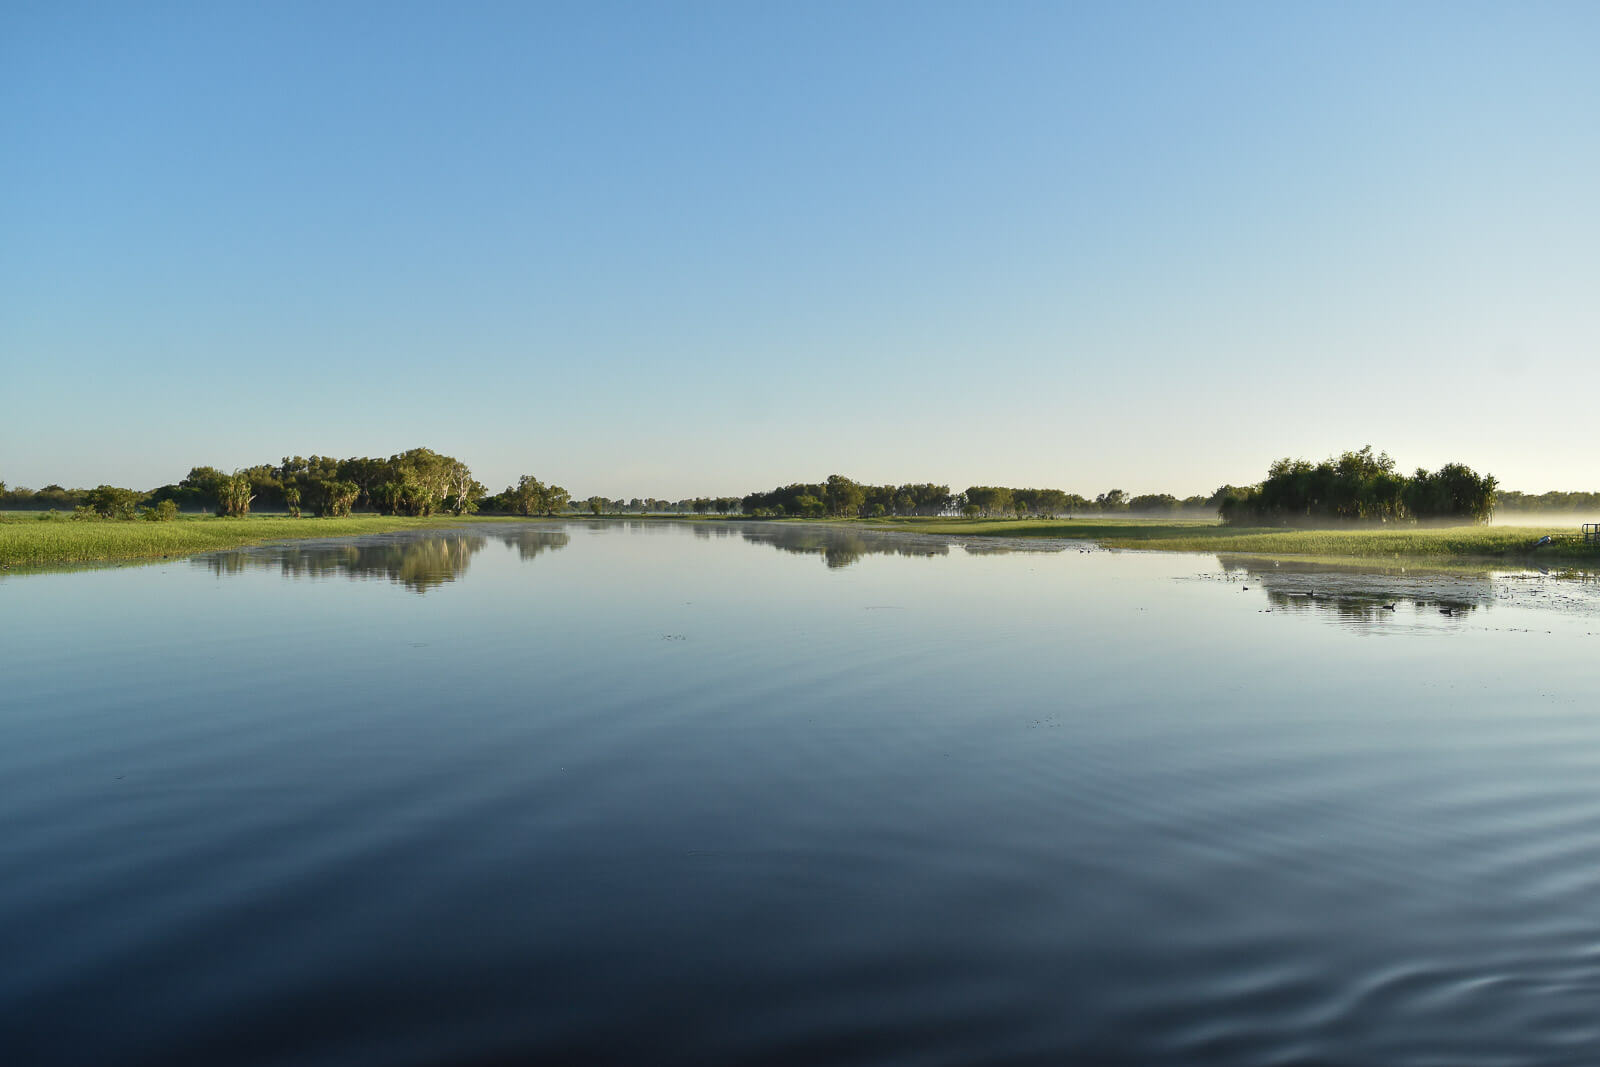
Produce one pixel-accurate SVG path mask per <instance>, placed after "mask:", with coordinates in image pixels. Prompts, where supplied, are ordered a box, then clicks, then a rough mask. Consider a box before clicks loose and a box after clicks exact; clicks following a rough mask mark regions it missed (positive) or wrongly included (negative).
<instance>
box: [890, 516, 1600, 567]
mask: <svg viewBox="0 0 1600 1067" xmlns="http://www.w3.org/2000/svg"><path fill="white" fill-rule="evenodd" d="M874 525H877V526H881V527H883V528H889V529H897V530H914V531H916V532H918V533H942V534H950V535H956V536H981V537H1024V538H1039V537H1048V538H1060V539H1066V540H1077V541H1094V542H1096V543H1098V544H1102V545H1105V546H1106V547H1108V548H1149V549H1161V550H1164V551H1171V552H1238V553H1250V554H1254V555H1266V556H1315V557H1319V558H1353V559H1406V558H1413V559H1422V560H1429V561H1436V562H1438V561H1448V560H1462V561H1471V560H1486V561H1494V560H1509V561H1515V562H1517V563H1519V564H1534V565H1537V564H1541V563H1543V562H1545V561H1552V562H1556V563H1568V564H1582V563H1600V544H1596V543H1593V542H1590V543H1585V542H1584V540H1583V535H1582V532H1581V530H1580V529H1579V528H1577V527H1571V528H1566V529H1562V528H1560V527H1556V528H1552V527H1545V526H1476V525H1475V526H1448V527H1394V526H1386V527H1380V528H1371V527H1367V528H1359V527H1352V528H1345V529H1283V528H1279V527H1247V526H1245V527H1241V526H1220V525H1217V524H1215V523H1204V522H1182V521H1172V522H1168V521H1161V520H1140V519H1124V520H1121V521H1117V520H1107V519H1091V520H1088V521H1083V520H1078V519H978V520H972V519H905V520H889V521H883V522H875V523H874ZM1546 536H1548V537H1549V538H1550V543H1549V544H1545V545H1540V546H1538V547H1535V543H1536V542H1538V541H1539V540H1540V539H1541V538H1543V537H1546Z"/></svg>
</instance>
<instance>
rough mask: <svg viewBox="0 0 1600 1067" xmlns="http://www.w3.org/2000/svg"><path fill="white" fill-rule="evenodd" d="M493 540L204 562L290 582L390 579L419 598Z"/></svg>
mask: <svg viewBox="0 0 1600 1067" xmlns="http://www.w3.org/2000/svg"><path fill="white" fill-rule="evenodd" d="M488 543H489V542H488V539H487V538H484V537H480V536H478V535H475V534H467V533H454V532H453V533H440V534H432V535H429V536H427V537H414V538H406V539H403V540H400V539H397V540H389V541H378V542H365V543H354V544H352V543H327V542H324V543H322V544H312V545H294V544H290V545H276V546H273V547H272V548H270V549H268V550H266V551H242V552H220V553H217V554H215V555H212V556H206V557H202V559H201V560H198V561H197V562H203V563H204V564H205V565H206V566H207V567H209V568H210V569H211V571H212V573H213V574H218V575H223V574H239V573H241V572H243V571H246V570H250V569H258V570H260V569H271V568H274V567H276V568H277V569H278V571H279V572H280V573H281V574H283V575H284V577H286V578H327V577H332V576H334V575H340V574H342V575H346V576H348V577H350V578H365V579H371V578H384V579H388V580H389V581H391V582H395V583H397V584H399V585H403V586H405V587H406V588H407V589H412V590H415V591H416V592H418V593H426V592H427V591H428V590H429V589H433V588H436V587H438V586H441V585H443V584H444V583H446V582H452V581H455V580H456V579H457V578H459V577H460V576H461V575H462V574H463V573H465V572H466V569H467V561H468V560H469V559H471V558H472V556H473V554H474V553H477V552H481V551H482V550H483V548H484V546H485V545H487V544H488Z"/></svg>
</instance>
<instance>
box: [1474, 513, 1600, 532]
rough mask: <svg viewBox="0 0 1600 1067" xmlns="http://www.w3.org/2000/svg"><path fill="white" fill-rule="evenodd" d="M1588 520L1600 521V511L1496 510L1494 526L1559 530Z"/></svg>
mask: <svg viewBox="0 0 1600 1067" xmlns="http://www.w3.org/2000/svg"><path fill="white" fill-rule="evenodd" d="M1586 522H1600V511H1503V510H1502V511H1496V512H1495V513H1494V518H1493V519H1491V520H1490V524H1491V525H1493V526H1548V527H1550V528H1551V530H1552V532H1554V531H1557V530H1576V529H1578V528H1579V527H1581V526H1582V525H1583V524H1584V523H1586Z"/></svg>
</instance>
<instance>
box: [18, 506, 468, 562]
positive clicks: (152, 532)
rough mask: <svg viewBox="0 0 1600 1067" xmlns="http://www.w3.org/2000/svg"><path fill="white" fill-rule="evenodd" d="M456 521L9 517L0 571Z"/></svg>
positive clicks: (185, 553) (376, 517)
mask: <svg viewBox="0 0 1600 1067" xmlns="http://www.w3.org/2000/svg"><path fill="white" fill-rule="evenodd" d="M463 521H464V520H462V519H460V518H457V517H455V516H442V517H434V518H426V519H417V518H404V517H394V516H387V515H356V516H350V517H348V518H339V519H309V518H305V519H291V518H289V517H288V516H278V515H264V516H260V517H254V518H248V519H224V518H219V517H216V516H200V515H196V516H184V517H182V518H179V519H177V520H175V521H173V522H143V521H138V520H134V521H128V522H116V521H102V522H72V521H69V520H65V519H44V520H41V519H40V518H39V517H37V516H29V517H27V518H19V517H18V516H17V514H16V513H11V514H10V515H8V516H7V518H6V520H5V521H0V568H7V569H11V568H21V567H48V566H56V565H61V564H72V563H98V562H109V561H112V560H137V559H160V558H162V557H166V556H188V555H193V554H194V553H196V552H213V551H216V550H218V549H223V548H238V547H241V546H243V545H253V544H260V543H261V542H264V541H278V540H285V539H300V538H321V537H351V536H355V535H357V534H373V533H385V532H387V531H390V530H410V529H415V528H417V527H424V526H432V527H444V526H450V525H459V524H460V523H461V522H463Z"/></svg>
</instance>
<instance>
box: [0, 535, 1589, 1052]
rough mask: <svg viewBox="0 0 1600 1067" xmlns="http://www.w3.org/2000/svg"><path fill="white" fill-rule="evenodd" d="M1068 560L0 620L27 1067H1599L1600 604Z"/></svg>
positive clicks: (389, 592)
mask: <svg viewBox="0 0 1600 1067" xmlns="http://www.w3.org/2000/svg"><path fill="white" fill-rule="evenodd" d="M1055 547H1056V548H1058V549H1059V550H1056V551H1049V550H1038V549H1035V550H1028V551H998V550H995V549H994V546H984V545H980V544H976V543H974V544H971V545H967V546H963V545H960V544H952V543H948V542H945V541H942V540H937V539H918V538H912V537H893V536H887V535H885V536H869V535H864V534H861V533H859V532H857V533H850V532H840V531H830V530H827V529H825V528H810V529H808V528H803V527H787V526H763V525H760V524H751V525H748V526H738V525H718V526H713V527H706V526H693V527H691V526H687V525H650V526H642V525H638V524H635V525H631V526H629V525H613V526H605V527H599V526H592V525H579V524H574V525H567V526H562V525H558V524H542V525H541V524H529V525H527V526H523V527H508V526H480V527H477V528H472V529H469V530H465V531H461V532H456V533H452V534H447V535H439V534H428V535H417V536H391V537H385V538H374V539H367V540H364V541H359V542H327V543H323V544H319V545H309V546H306V545H301V546H295V547H288V548H283V547H279V548H266V549H260V550H253V551H246V552H233V553H225V554H221V555H214V556H208V557H200V558H197V559H194V560H187V561H173V562H170V563H167V564H163V565H159V566H154V567H139V568H121V569H108V570H99V571H89V572H78V573H65V574H41V575H25V576H15V577H11V578H7V579H5V580H3V581H0V666H3V668H4V677H5V682H4V687H3V690H0V706H3V710H0V783H3V784H0V1060H3V1061H4V1062H6V1063H16V1064H80V1063H81V1064H97V1065H104V1064H182V1063H230V1064H278V1063H293V1064H309V1065H315V1064H337V1065H366V1064H373V1065H377V1064H382V1065H410V1064H417V1065H424V1064H490V1063H517V1062H579V1061H601V1062H616V1063H684V1064H690V1063H693V1064H745V1063H762V1064H781V1063H829V1064H853V1063H885V1064H997V1063H998V1064H1056V1063H1073V1062H1076V1063H1091V1062H1092V1063H1101V1064H1117V1063H1128V1064H1194V1063H1227V1064H1291V1063H1319V1064H1377V1063H1382V1064H1400V1065H1423V1064H1452V1065H1476V1064H1486V1065H1487V1064H1519V1065H1521V1064H1538V1063H1551V1064H1566V1063H1571V1064H1580V1063H1595V1062H1600V675H1597V672H1596V669H1595V664H1596V662H1597V661H1600V610H1597V605H1600V586H1597V585H1596V584H1595V583H1594V582H1593V581H1592V580H1591V581H1587V582H1586V581H1583V580H1560V579H1556V578H1550V577H1545V576H1542V575H1537V574H1533V575H1514V576H1488V575H1452V576H1438V575H1427V574H1420V575H1419V574H1416V573H1406V572H1402V571H1399V570H1394V571H1391V572H1388V573H1382V574H1373V573H1370V572H1369V573H1365V574H1363V573H1360V572H1352V571H1349V570H1328V569H1321V570H1318V569H1307V568H1295V567H1292V566H1289V565H1286V564H1279V565H1276V566H1275V565H1273V564H1272V563H1270V562H1266V563H1263V562H1261V561H1258V560H1245V559H1238V558H1227V557H1223V558H1218V557H1214V556H1209V557H1208V556H1185V555H1169V554H1155V553H1150V554H1142V553H1140V554H1135V553H1110V552H1101V551H1087V552H1086V551H1082V550H1081V549H1080V547H1079V546H1068V547H1062V546H1055ZM1386 604H1393V605H1394V608H1393V609H1388V608H1386V607H1384V605H1386ZM1447 611H1448V612H1449V614H1446V613H1445V612H1447Z"/></svg>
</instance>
